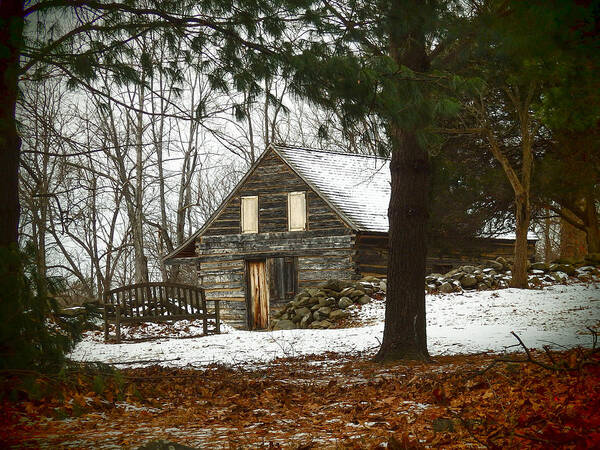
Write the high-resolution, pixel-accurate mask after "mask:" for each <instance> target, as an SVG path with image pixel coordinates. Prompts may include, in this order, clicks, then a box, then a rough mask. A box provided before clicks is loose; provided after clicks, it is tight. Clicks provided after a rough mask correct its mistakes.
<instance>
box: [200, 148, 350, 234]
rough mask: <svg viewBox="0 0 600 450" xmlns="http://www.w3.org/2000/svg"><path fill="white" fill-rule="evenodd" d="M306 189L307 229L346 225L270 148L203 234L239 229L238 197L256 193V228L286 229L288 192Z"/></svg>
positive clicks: (332, 227) (328, 228)
mask: <svg viewBox="0 0 600 450" xmlns="http://www.w3.org/2000/svg"><path fill="white" fill-rule="evenodd" d="M289 192H306V208H307V221H308V230H313V231H314V230H338V231H340V232H344V230H347V229H348V227H347V226H346V224H345V223H344V222H343V221H342V220H341V219H340V217H339V216H338V215H337V214H336V213H335V211H333V210H332V209H331V208H330V207H329V205H328V204H327V203H326V202H325V201H324V200H322V199H321V198H320V197H319V196H318V195H317V194H316V193H315V192H314V191H313V190H312V189H310V187H309V186H308V185H307V184H306V183H305V182H304V181H303V180H302V178H300V177H299V176H298V175H296V173H295V172H294V171H293V170H292V169H291V168H290V167H289V166H288V165H287V164H286V163H285V162H284V161H283V160H282V159H281V158H280V157H279V156H278V155H277V154H276V153H275V152H273V151H272V150H269V153H268V154H267V155H265V156H264V158H263V159H262V161H261V163H260V164H259V165H258V166H257V167H255V168H254V170H253V172H252V173H251V174H250V176H249V177H248V179H247V180H246V181H245V182H244V184H243V185H242V186H240V188H239V189H238V191H237V192H236V193H235V195H234V196H233V197H231V198H230V199H229V201H228V202H227V204H226V205H225V206H224V208H223V209H222V210H221V212H220V213H219V214H218V215H217V216H216V217H215V219H214V220H213V222H212V223H211V224H210V226H209V227H208V228H207V229H206V230H205V232H204V235H205V236H214V235H232V234H239V233H241V211H240V209H241V204H240V197H247V196H254V195H257V196H258V232H259V233H277V232H286V231H288V205H287V203H288V193H289Z"/></svg>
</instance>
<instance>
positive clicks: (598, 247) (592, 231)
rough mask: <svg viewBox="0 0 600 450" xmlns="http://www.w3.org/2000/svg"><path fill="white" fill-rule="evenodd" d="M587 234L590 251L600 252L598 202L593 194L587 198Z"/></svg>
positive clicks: (588, 250) (588, 249)
mask: <svg viewBox="0 0 600 450" xmlns="http://www.w3.org/2000/svg"><path fill="white" fill-rule="evenodd" d="M585 218H586V220H585V233H586V234H585V236H586V243H587V252H588V253H600V228H599V224H598V212H597V211H596V202H595V199H594V197H593V196H592V195H591V194H588V195H587V196H586V198H585Z"/></svg>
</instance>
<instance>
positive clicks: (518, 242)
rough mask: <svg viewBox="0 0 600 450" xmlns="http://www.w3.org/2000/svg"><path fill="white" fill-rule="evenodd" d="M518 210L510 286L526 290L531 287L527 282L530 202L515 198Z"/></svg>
mask: <svg viewBox="0 0 600 450" xmlns="http://www.w3.org/2000/svg"><path fill="white" fill-rule="evenodd" d="M515 203H516V208H515V209H516V210H515V216H516V219H517V224H516V230H515V231H516V239H515V251H514V265H513V268H512V279H511V282H510V285H511V286H512V287H516V288H522V289H525V288H527V287H529V284H528V281H527V256H528V255H527V232H528V230H529V222H530V213H529V210H530V209H529V201H528V199H527V198H526V197H524V196H519V197H516V198H515Z"/></svg>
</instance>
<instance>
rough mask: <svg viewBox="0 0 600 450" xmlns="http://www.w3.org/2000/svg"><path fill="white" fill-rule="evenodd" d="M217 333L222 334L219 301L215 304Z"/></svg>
mask: <svg viewBox="0 0 600 450" xmlns="http://www.w3.org/2000/svg"><path fill="white" fill-rule="evenodd" d="M215 331H216V332H217V334H219V333H221V311H220V309H219V301H218V300H217V301H216V302H215Z"/></svg>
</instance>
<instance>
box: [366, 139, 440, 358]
mask: <svg viewBox="0 0 600 450" xmlns="http://www.w3.org/2000/svg"><path fill="white" fill-rule="evenodd" d="M393 142H394V150H393V152H392V161H391V164H390V172H391V177H392V190H391V197H390V206H389V209H388V218H389V227H390V228H389V229H390V234H389V256H388V290H387V299H386V307H385V328H384V330H383V342H382V344H381V348H380V349H379V353H377V356H376V359H377V360H395V359H428V358H429V353H428V351H427V334H426V325H427V324H426V320H425V258H426V256H427V249H426V241H425V239H426V237H425V236H426V235H425V229H426V222H427V193H428V190H429V160H428V155H427V152H426V151H425V150H423V149H422V148H421V147H420V146H419V144H418V143H417V140H416V136H415V135H414V134H409V133H404V132H403V131H402V130H400V129H398V128H397V127H394V130H393Z"/></svg>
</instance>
